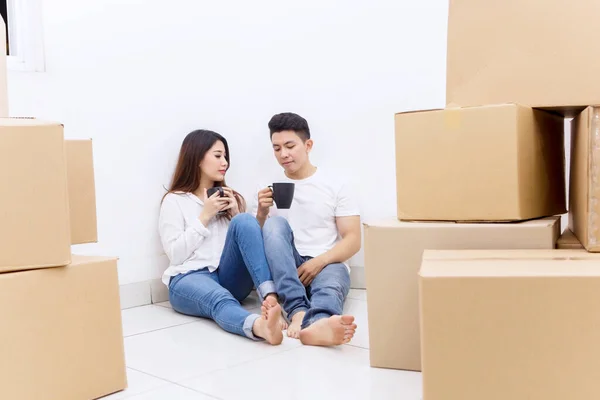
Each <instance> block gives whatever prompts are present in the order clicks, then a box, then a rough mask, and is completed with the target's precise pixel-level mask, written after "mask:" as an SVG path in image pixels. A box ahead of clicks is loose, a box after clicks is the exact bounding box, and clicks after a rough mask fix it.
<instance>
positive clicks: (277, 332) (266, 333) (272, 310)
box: [252, 300, 283, 345]
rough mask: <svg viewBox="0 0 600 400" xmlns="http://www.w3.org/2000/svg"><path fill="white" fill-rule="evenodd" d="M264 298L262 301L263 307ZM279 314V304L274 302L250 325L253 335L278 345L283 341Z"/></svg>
mask: <svg viewBox="0 0 600 400" xmlns="http://www.w3.org/2000/svg"><path fill="white" fill-rule="evenodd" d="M265 303H266V300H265V301H264V302H263V307H265ZM279 315H281V306H280V305H279V304H276V305H274V306H270V307H269V309H268V310H266V312H265V314H264V315H261V316H260V318H257V319H256V321H255V322H254V326H253V327H252V332H253V333H254V335H255V336H258V337H261V338H263V339H265V340H266V341H267V342H269V343H271V344H273V345H278V344H281V342H283V333H281V327H280V325H279V319H278V316H279Z"/></svg>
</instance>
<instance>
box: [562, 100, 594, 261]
mask: <svg viewBox="0 0 600 400" xmlns="http://www.w3.org/2000/svg"><path fill="white" fill-rule="evenodd" d="M569 185H570V186H569V228H570V229H571V231H573V233H574V234H575V236H576V237H577V239H579V241H580V242H581V244H582V245H583V246H584V247H585V248H586V249H587V250H588V251H592V252H600V108H599V107H588V108H586V109H585V110H583V111H582V112H581V114H579V115H578V116H577V117H576V118H574V119H573V121H572V125H571V170H570V179H569Z"/></svg>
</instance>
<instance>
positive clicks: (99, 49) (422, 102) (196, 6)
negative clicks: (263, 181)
mask: <svg viewBox="0 0 600 400" xmlns="http://www.w3.org/2000/svg"><path fill="white" fill-rule="evenodd" d="M43 5H44V10H43V15H44V40H45V50H46V72H45V73H23V72H10V73H9V82H8V83H9V102H10V113H11V115H13V116H36V117H38V118H47V119H53V120H59V121H62V122H63V123H64V124H65V134H66V136H67V137H69V138H88V137H91V138H93V140H94V152H95V154H94V156H95V167H96V189H97V199H98V220H99V240H100V241H99V243H98V244H93V245H85V246H79V248H78V249H77V251H78V252H86V253H88V254H103V255H117V256H119V257H120V281H121V283H122V284H126V283H132V282H140V281H145V280H149V279H155V278H158V277H159V276H160V274H161V272H162V270H163V269H164V268H165V267H166V259H165V257H164V255H163V251H162V249H161V247H160V243H159V239H158V234H157V231H156V225H157V224H156V221H157V214H158V208H159V200H160V197H161V195H162V194H163V192H164V191H163V185H167V184H168V182H169V178H170V176H171V173H172V169H173V167H174V162H175V158H176V156H177V152H178V149H179V146H180V144H181V140H182V139H183V137H184V136H185V135H186V134H187V133H188V132H189V131H191V130H193V129H196V128H208V129H213V130H216V131H218V132H220V133H222V134H223V135H225V136H226V137H227V138H228V140H229V142H230V146H231V156H232V169H231V170H230V173H229V174H228V183H229V184H230V185H231V186H234V187H235V188H237V189H238V190H240V191H241V192H242V193H243V194H244V195H246V196H247V197H248V196H250V195H251V191H252V189H253V188H254V185H255V181H256V179H257V178H258V177H259V176H260V175H261V174H263V173H266V172H268V171H272V170H273V169H275V168H278V166H277V164H276V162H275V160H274V158H273V156H272V153H271V150H270V142H269V135H268V130H267V122H268V120H269V118H270V117H271V116H272V115H273V114H275V113H278V112H282V111H293V112H297V113H299V114H301V115H303V116H304V117H306V118H307V119H308V121H309V124H310V126H311V130H312V132H313V136H314V139H315V143H316V145H315V150H314V152H313V161H314V163H315V164H317V165H320V166H324V167H332V168H338V169H341V170H343V171H345V172H346V173H348V174H350V175H351V176H353V177H354V178H355V180H356V181H357V182H358V183H359V184H360V187H361V189H362V190H361V193H360V202H361V205H362V209H363V218H364V219H367V220H368V219H374V218H379V217H384V216H394V215H395V214H396V192H395V190H396V188H395V170H394V169H395V164H394V128H393V117H394V113H395V112H398V111H404V110H408V109H419V108H433V107H441V106H443V105H444V98H445V57H446V26H447V25H446V17H447V0H420V1H414V0H411V1H406V0H404V1H398V0H388V1H384V0H369V1H368V2H367V1H354V0H346V1H341V0H340V1H326V0H305V1H302V2H282V1H259V2H249V1H242V0H238V1H227V2H225V1H220V2H217V1H200V0H171V1H158V0H145V1H141V0H138V1H134V0H95V1H93V2H90V1H76V0H51V1H50V0H44V1H43ZM40 167H41V168H43V166H40ZM354 263H355V264H357V265H360V264H361V263H362V257H361V255H359V256H358V257H356V259H355V260H354Z"/></svg>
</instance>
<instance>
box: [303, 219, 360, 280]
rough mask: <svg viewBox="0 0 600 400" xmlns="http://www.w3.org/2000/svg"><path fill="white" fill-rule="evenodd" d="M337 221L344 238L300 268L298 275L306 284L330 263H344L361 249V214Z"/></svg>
mask: <svg viewBox="0 0 600 400" xmlns="http://www.w3.org/2000/svg"><path fill="white" fill-rule="evenodd" d="M335 223H336V225H337V229H338V232H339V233H340V236H341V237H342V240H340V241H339V242H337V243H336V245H335V246H333V248H332V249H331V250H329V251H327V252H325V253H323V254H321V255H320V256H317V257H315V258H312V259H310V260H308V261H307V262H305V263H304V264H302V265H301V266H300V267H299V268H298V277H299V278H300V282H302V284H304V286H308V285H310V283H311V282H312V281H313V279H315V277H316V276H317V275H318V274H319V272H321V271H322V270H323V268H325V267H326V266H327V265H329V264H334V263H342V262H344V261H346V260H348V259H349V258H350V257H352V256H353V255H355V254H356V253H358V251H359V250H360V239H361V238H360V236H361V235H360V216H359V215H351V216H347V217H336V219H335Z"/></svg>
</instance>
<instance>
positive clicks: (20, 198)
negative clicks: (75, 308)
mask: <svg viewBox="0 0 600 400" xmlns="http://www.w3.org/2000/svg"><path fill="white" fill-rule="evenodd" d="M0 185H1V187H2V188H3V189H2V195H1V196H0V210H2V211H1V212H0V243H1V245H0V246H1V247H0V272H7V271H14V270H21V269H31V268H43V267H53V266H60V265H66V264H68V263H69V262H70V261H71V247H70V243H71V238H70V227H69V202H68V194H67V193H68V192H67V174H66V157H65V142H64V137H63V126H62V125H61V124H59V123H54V122H44V121H39V120H34V119H16V118H2V119H0Z"/></svg>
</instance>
